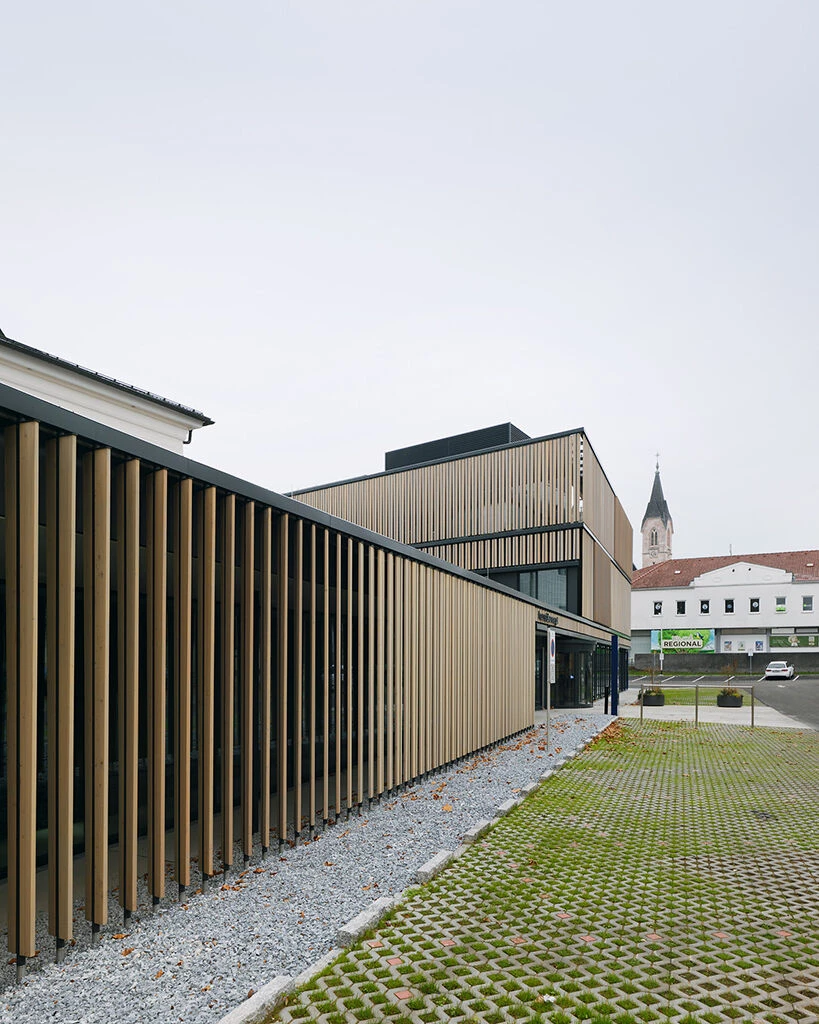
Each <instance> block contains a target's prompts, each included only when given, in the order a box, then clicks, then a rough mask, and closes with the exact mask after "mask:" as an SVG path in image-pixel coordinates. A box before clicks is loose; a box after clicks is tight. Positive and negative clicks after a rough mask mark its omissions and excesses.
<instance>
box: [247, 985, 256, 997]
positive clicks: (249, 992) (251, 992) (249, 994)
mask: <svg viewBox="0 0 819 1024" xmlns="http://www.w3.org/2000/svg"><path fill="white" fill-rule="evenodd" d="M255 991H256V989H255V988H249V989H248V990H247V998H248V999H250V997H251V996H252V995H253V993H254V992H255Z"/></svg>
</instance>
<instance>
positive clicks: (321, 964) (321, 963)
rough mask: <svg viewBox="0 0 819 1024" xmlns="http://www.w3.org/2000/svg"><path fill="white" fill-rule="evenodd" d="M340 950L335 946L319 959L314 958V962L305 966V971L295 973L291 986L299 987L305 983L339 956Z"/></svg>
mask: <svg viewBox="0 0 819 1024" xmlns="http://www.w3.org/2000/svg"><path fill="white" fill-rule="evenodd" d="M341 953H342V950H340V949H338V948H337V947H336V946H333V948H332V949H331V950H330V951H329V952H327V953H325V954H324V956H323V957H322V958H321V959H320V960H316V962H315V963H314V964H312V965H311V966H310V967H308V968H307V970H306V971H302V972H301V974H299V975H297V976H296V977H295V978H294V979H293V988H294V989H296V988H301V986H302V985H306V984H307V982H308V981H312V980H313V978H315V976H316V975H317V974H320V973H321V972H322V971H323V970H324V968H325V967H329V966H330V964H331V963H332V962H333V961H334V960H335V958H336V957H337V956H341Z"/></svg>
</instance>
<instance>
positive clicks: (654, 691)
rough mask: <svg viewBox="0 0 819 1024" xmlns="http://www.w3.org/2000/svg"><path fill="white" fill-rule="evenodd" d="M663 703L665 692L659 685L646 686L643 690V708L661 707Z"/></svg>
mask: <svg viewBox="0 0 819 1024" xmlns="http://www.w3.org/2000/svg"><path fill="white" fill-rule="evenodd" d="M664 704H665V694H664V693H663V691H662V689H661V688H660V687H659V686H647V687H646V688H645V690H643V707H644V708H661V707H662V706H663V705H664Z"/></svg>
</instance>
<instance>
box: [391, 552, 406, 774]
mask: <svg viewBox="0 0 819 1024" xmlns="http://www.w3.org/2000/svg"><path fill="white" fill-rule="evenodd" d="M394 582H395V595H394V605H393V607H394V609H395V611H394V618H393V625H394V629H395V647H394V652H395V653H394V662H395V689H394V707H395V712H394V717H393V733H394V737H395V738H394V742H393V747H394V751H395V753H394V759H393V785H395V786H400V785H401V784H402V783H403V782H404V767H403V766H404V752H403V745H404V744H403V738H404V737H403V728H404V717H403V710H404V709H403V703H404V682H403V680H404V559H403V558H401V556H400V555H396V556H395V573H394Z"/></svg>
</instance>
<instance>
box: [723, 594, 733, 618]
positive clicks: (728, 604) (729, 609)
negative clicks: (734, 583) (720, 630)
mask: <svg viewBox="0 0 819 1024" xmlns="http://www.w3.org/2000/svg"><path fill="white" fill-rule="evenodd" d="M725 611H726V613H727V614H728V615H733V614H734V599H733V598H732V597H726V598H725Z"/></svg>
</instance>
